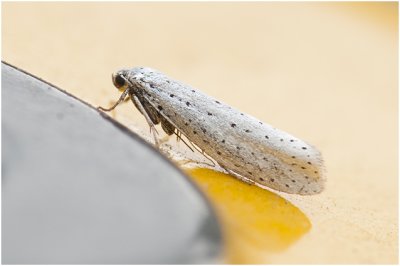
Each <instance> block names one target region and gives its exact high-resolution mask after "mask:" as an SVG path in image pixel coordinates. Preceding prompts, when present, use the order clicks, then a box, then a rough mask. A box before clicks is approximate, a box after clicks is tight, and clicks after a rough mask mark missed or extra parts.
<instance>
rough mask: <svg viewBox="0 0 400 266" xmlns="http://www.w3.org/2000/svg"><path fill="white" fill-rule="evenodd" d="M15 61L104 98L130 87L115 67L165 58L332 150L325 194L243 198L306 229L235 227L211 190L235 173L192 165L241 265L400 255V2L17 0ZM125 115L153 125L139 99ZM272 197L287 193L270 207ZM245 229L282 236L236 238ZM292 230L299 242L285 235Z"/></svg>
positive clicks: (104, 102)
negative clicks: (120, 84) (119, 86)
mask: <svg viewBox="0 0 400 266" xmlns="http://www.w3.org/2000/svg"><path fill="white" fill-rule="evenodd" d="M2 60H5V61H6V62H8V63H11V64H13V65H15V66H17V67H20V68H22V69H24V70H26V71H28V72H30V73H32V74H34V75H36V76H38V77H40V78H42V79H44V80H47V81H49V82H51V83H53V84H55V85H57V86H59V87H61V88H62V89H64V90H66V91H68V92H69V93H72V94H73V95H75V96H77V97H79V98H81V99H83V100H84V101H86V102H89V103H90V104H92V105H94V106H98V105H101V106H109V104H110V102H111V101H113V100H116V99H117V98H118V97H119V93H118V91H117V90H116V89H115V88H114V87H113V85H112V82H111V73H112V72H114V71H116V70H118V69H120V68H125V67H133V66H149V67H153V68H156V69H159V70H161V71H162V72H164V73H166V74H168V75H169V76H171V77H172V78H174V79H177V80H180V81H183V82H185V83H187V84H190V85H192V86H193V87H196V88H198V89H200V90H202V91H204V92H205V93H207V94H209V95H211V96H213V97H216V98H218V99H221V100H222V101H224V102H226V103H228V104H230V105H232V106H234V107H236V108H238V109H240V110H242V111H244V112H246V113H249V114H251V115H253V116H255V117H257V118H259V119H260V120H262V121H265V122H267V123H269V124H272V125H273V126H275V127H277V128H280V129H283V130H285V131H287V132H289V133H291V134H293V135H295V136H297V137H299V138H301V139H304V140H306V141H308V142H310V143H312V144H313V145H315V146H316V147H318V148H319V149H320V150H321V152H322V154H323V155H324V159H325V162H326V167H327V179H328V183H327V188H326V190H325V191H324V192H323V193H322V194H320V195H316V196H309V197H300V196H296V195H287V194H284V193H281V194H280V193H276V192H269V191H265V193H266V194H263V195H261V194H262V192H260V191H259V190H257V191H255V190H254V191H253V190H252V189H250V190H248V191H246V193H253V194H254V195H260V197H247V198H246V200H245V201H244V202H246V203H245V204H249V205H245V206H240V204H243V202H242V203H240V202H239V203H237V204H238V205H233V206H231V208H232V209H231V210H238V209H240V208H242V209H243V210H244V209H245V210H246V212H247V213H246V214H247V215H250V216H252V214H253V215H254V216H253V217H258V216H257V215H258V213H257V211H258V210H262V211H263V212H264V215H265V216H264V217H259V219H260V220H257V221H258V222H260V221H262V219H265V217H268V216H269V215H270V213H269V212H268V210H271V209H273V211H274V212H275V213H280V212H281V210H284V211H285V212H287V213H290V215H287V216H285V215H286V214H285V215H283V216H280V218H279V219H280V221H281V222H282V221H283V220H285V222H286V223H289V224H290V223H297V222H298V221H301V222H300V223H301V226H300V227H301V228H300V229H299V231H297V233H296V234H297V235H296V237H295V238H290V237H288V235H290V233H287V232H289V231H285V230H286V229H282V228H281V229H279V230H281V231H280V232H281V233H282V232H286V233H285V234H283V233H282V234H277V237H276V238H268V237H264V235H263V234H264V233H265V234H266V233H268V232H269V233H270V234H275V233H276V231H279V230H275V227H273V226H274V225H271V226H272V227H270V228H269V229H268V230H269V231H268V230H267V229H265V228H264V227H263V225H258V224H257V223H256V224H255V225H254V226H252V227H251V228H250V229H249V227H250V226H248V225H246V224H243V223H241V222H242V221H241V220H239V221H238V224H235V226H231V225H229V224H227V223H229V221H230V219H227V218H226V217H227V216H226V213H225V214H224V210H222V209H221V208H222V207H221V206H224V205H226V204H224V203H226V202H227V201H229V202H232V200H231V199H232V198H229V197H222V196H220V195H222V194H224V193H226V190H223V189H221V190H218V191H217V192H220V193H216V194H217V195H215V194H213V193H212V192H210V191H209V190H207V187H210V186H213V185H215V186H222V185H226V184H227V183H226V182H230V181H227V180H225V179H224V177H221V176H218V175H215V173H211V172H207V171H202V172H200V173H199V172H198V171H197V173H196V171H194V172H193V171H192V172H189V173H190V174H191V175H192V176H193V177H194V178H195V180H196V181H197V182H199V185H200V186H202V185H203V187H205V191H206V193H208V195H209V196H210V199H211V200H212V201H213V202H214V204H215V206H217V207H216V208H217V209H218V210H219V211H220V215H221V216H223V217H225V218H223V219H222V222H223V226H226V228H230V229H228V230H227V231H226V234H227V235H228V237H227V241H228V242H229V241H232V242H235V241H236V242H235V243H239V242H240V243H242V244H243V245H244V246H245V247H244V248H243V247H242V248H237V247H238V245H234V246H235V247H236V249H235V248H232V250H233V251H229V250H228V251H227V253H228V254H229V252H230V254H233V253H234V252H242V253H243V254H241V256H240V258H238V257H235V256H230V257H229V256H228V257H229V258H230V259H227V261H228V262H247V263H249V262H252V263H253V262H255V263H257V262H260V263H379V264H381V263H391V264H395V263H398V180H397V176H398V172H397V169H398V168H397V162H398V156H397V147H398V139H397V134H398V132H397V128H398V124H397V123H398V116H397V108H398V102H397V100H398V94H397V93H398V92H397V88H398V76H397V74H398V3H396V2H364V3H363V2H359V3H346V2H336V3H323V2H319V3H318V2H313V3H311V2H310V3H299V2H253V3H239V2H233V3H228V2H224V3H212V2H205V3H195V2H187V3H185V2H181V3H154V2H153V3H142V2H124V3H107V2H101V3H100V2H99V3H94V2H93V3H77V2H75V3H72V2H71V3H67V2H64V3H51V2H47V3H32V2H31V3H23V2H18V3H17V2H14V3H11V2H6V3H2ZM115 117H116V119H117V120H119V121H120V122H122V123H124V124H125V125H126V126H128V127H130V128H137V127H139V128H144V129H145V131H148V128H147V125H146V122H145V120H144V118H143V117H142V116H141V115H140V114H139V112H138V111H137V110H136V109H135V108H134V107H133V105H131V104H125V105H122V106H120V107H119V108H118V110H116V114H115ZM22 122H23V121H21V123H22ZM112 159H113V158H111V160H112ZM199 176H200V177H199ZM210 177H213V178H211V179H210ZM228 180H229V179H228ZM232 182H234V181H232ZM205 184H206V186H204V185H205ZM241 185H242V184H236V183H235V184H232V186H233V187H235V188H232V191H235V189H236V188H237V187H240V186H241ZM214 192H215V191H214ZM238 193H240V189H238ZM268 193H269V194H268ZM267 194H268V195H269V196H268V197H267V196H265V195H267ZM236 195H237V194H236ZM262 197H266V198H265V200H266V201H268V200H270V201H269V204H270V203H271V202H280V203H279V204H278V203H277V204H276V205H274V204H272V206H269V207H268V208H269V209H268V208H267V206H264V205H263V204H267V203H266V201H264V202H263V201H260V198H262ZM263 199H264V198H263ZM275 200H276V201H275ZM288 203H289V205H290V206H292V207H290V210H289V209H287V207H285V206H287V205H288ZM252 204H253V205H252ZM249 206H256V207H257V208H254V209H252V208H248V207H249ZM285 208H286V209H285ZM225 212H227V211H226V210H225ZM282 212H283V211H282ZM294 212H298V213H299V215H297V218H298V219H292V218H293V213H294ZM230 213H232V212H230ZM224 215H225V216H224ZM238 215H240V213H239V214H238ZM291 215H292V216H291ZM299 217H300V218H299ZM232 219H233V218H232ZM257 221H256V222H257ZM271 224H272V223H271ZM237 228H242V229H243V228H244V229H247V230H251V234H252V235H255V236H257V238H259V239H264V240H265V239H272V240H273V241H272V240H271V241H272V242H269V243H264V242H265V241H264V242H263V240H254V239H252V240H249V241H247V242H246V241H245V240H243V239H236V240H235V239H234V237H233V238H232V237H231V236H232V235H235V230H237ZM271 228H272V229H271ZM285 228H286V227H285ZM290 232H292V231H290ZM299 232H301V233H299ZM237 234H240V233H237ZM244 234H250V233H249V231H247V232H245V233H244ZM283 235H285V236H283ZM285 237H286V238H285ZM281 238H285V239H290V240H288V241H286V242H285V244H282V243H280V244H279V247H277V246H276V245H275V246H274V243H276V242H279V240H277V239H281ZM257 241H258V242H257ZM254 242H257V243H258V244H254ZM260 243H261V244H260ZM242 244H241V245H242ZM229 246H230V245H229V244H228V247H229ZM239 246H240V245H239ZM228 249H229V248H228ZM238 250H241V251H238ZM254 250H257V254H258V257H257V259H256V261H254V259H253V260H252V259H251V257H253V258H254V253H252V252H253V251H254Z"/></svg>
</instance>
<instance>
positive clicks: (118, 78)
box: [113, 74, 125, 88]
mask: <svg viewBox="0 0 400 266" xmlns="http://www.w3.org/2000/svg"><path fill="white" fill-rule="evenodd" d="M113 83H114V85H115V87H117V88H121V87H123V86H124V85H125V79H124V78H123V77H122V75H121V74H116V75H114V76H113Z"/></svg>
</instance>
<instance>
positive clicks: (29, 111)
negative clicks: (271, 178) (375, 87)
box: [2, 63, 221, 264]
mask: <svg viewBox="0 0 400 266" xmlns="http://www.w3.org/2000/svg"><path fill="white" fill-rule="evenodd" d="M2 75H3V77H2V144H3V146H2V155H3V158H2V184H3V185H2V263H3V264H147V263H152V264H153V263H156V264H166V263H214V262H218V257H219V253H220V250H221V233H220V229H219V226H218V223H217V220H216V217H215V215H214V213H213V211H212V209H211V208H210V206H209V204H208V203H207V201H206V200H205V198H204V197H203V196H202V194H201V193H200V192H199V191H198V190H197V188H196V187H195V186H194V185H193V183H191V181H190V180H189V179H188V178H187V177H186V176H185V175H184V174H183V173H182V172H181V171H180V170H178V169H177V168H176V167H174V166H173V164H171V163H170V162H168V161H167V160H166V159H165V158H164V157H163V156H161V155H160V154H159V152H158V151H156V150H155V149H154V148H152V147H151V146H150V145H148V144H147V143H145V142H144V141H142V140H141V139H140V138H139V137H138V136H137V135H135V134H133V133H132V132H131V131H129V130H128V129H126V128H125V127H123V126H122V125H120V124H118V123H117V122H115V121H113V120H112V119H110V118H109V117H108V116H107V115H105V114H102V113H100V112H98V111H97V110H96V109H94V108H93V107H91V106H90V105H88V104H86V103H84V102H82V101H80V100H78V99H76V98H74V97H72V96H71V95H68V94H67V93H65V92H63V91H61V90H60V89H58V88H56V87H54V86H53V85H51V84H48V83H46V82H43V81H41V80H39V79H37V78H35V77H33V76H31V75H29V74H27V73H24V72H22V71H20V70H18V69H16V68H15V67H12V66H10V65H8V64H5V63H2Z"/></svg>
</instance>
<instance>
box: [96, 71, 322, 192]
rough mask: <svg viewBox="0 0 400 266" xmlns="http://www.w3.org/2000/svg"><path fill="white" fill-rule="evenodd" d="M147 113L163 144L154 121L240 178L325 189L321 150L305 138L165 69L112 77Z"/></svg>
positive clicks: (281, 186) (285, 187) (310, 189)
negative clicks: (191, 84)
mask: <svg viewBox="0 0 400 266" xmlns="http://www.w3.org/2000/svg"><path fill="white" fill-rule="evenodd" d="M112 79H113V83H114V85H115V86H116V87H117V88H118V89H119V90H120V91H122V92H123V93H122V95H121V97H120V99H119V100H118V102H117V103H116V104H115V105H114V106H112V107H111V108H109V109H105V108H102V107H99V109H101V110H103V111H110V110H112V109H114V108H115V107H116V106H117V105H118V104H120V103H121V102H123V101H124V100H126V99H129V98H130V99H131V100H132V102H133V103H134V104H135V106H136V107H137V108H138V109H139V111H140V112H141V113H142V114H143V115H144V117H145V118H146V120H147V123H148V124H149V126H150V129H151V130H152V132H153V135H154V139H155V143H156V145H157V146H158V140H157V136H156V129H155V125H157V124H159V123H161V127H162V129H163V130H164V131H165V132H166V133H167V134H168V135H172V134H176V135H177V136H181V135H184V136H186V138H187V139H188V140H189V141H191V142H192V143H194V144H195V145H196V146H197V147H199V148H200V149H201V150H202V151H203V152H204V153H206V154H207V155H209V156H210V157H212V158H213V159H214V160H215V161H216V162H218V164H219V165H220V166H221V167H223V168H224V169H225V170H227V171H228V172H229V173H231V174H234V175H235V176H236V177H238V178H240V179H242V180H247V181H250V182H254V183H257V184H259V185H261V186H267V187H270V188H273V189H276V190H278V191H283V192H286V193H295V194H301V195H310V194H317V193H320V192H321V191H322V190H323V188H324V183H325V178H324V166H323V160H322V157H321V154H320V152H319V151H318V150H317V149H315V148H314V147H313V146H311V145H309V144H307V143H306V142H304V141H302V140H300V139H298V138H296V137H293V136H292V135H290V134H288V133H286V132H284V131H281V130H279V129H276V128H274V127H272V126H270V125H268V124H266V123H263V122H261V121H259V120H258V119H256V118H254V117H252V116H250V115H247V114H244V113H242V112H240V111H238V110H236V109H234V108H232V107H230V106H229V105H227V104H224V103H223V102H221V101H219V100H216V99H214V98H212V97H210V96H208V95H206V94H204V93H202V92H201V91H199V90H197V89H194V88H192V87H190V86H188V85H186V84H183V83H181V82H179V81H176V80H173V79H171V78H169V77H167V76H166V75H164V74H162V73H161V72H159V71H157V70H154V69H151V68H142V67H136V68H132V69H122V70H119V71H118V72H116V73H114V74H113V76H112Z"/></svg>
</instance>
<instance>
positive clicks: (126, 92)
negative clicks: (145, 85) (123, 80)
mask: <svg viewBox="0 0 400 266" xmlns="http://www.w3.org/2000/svg"><path fill="white" fill-rule="evenodd" d="M128 92H129V88H128V89H126V90H125V91H124V92H123V93H122V94H121V97H119V99H118V101H117V102H116V103H115V104H114V105H113V106H111V107H110V108H103V107H101V106H99V107H97V109H99V110H102V111H105V112H109V111H112V110H114V109H115V107H117V106H118V105H119V104H120V103H121V102H123V101H124V100H125V98H126V95H128Z"/></svg>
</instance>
